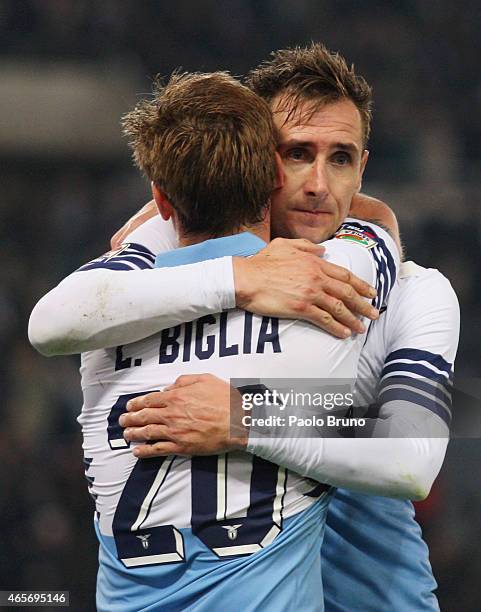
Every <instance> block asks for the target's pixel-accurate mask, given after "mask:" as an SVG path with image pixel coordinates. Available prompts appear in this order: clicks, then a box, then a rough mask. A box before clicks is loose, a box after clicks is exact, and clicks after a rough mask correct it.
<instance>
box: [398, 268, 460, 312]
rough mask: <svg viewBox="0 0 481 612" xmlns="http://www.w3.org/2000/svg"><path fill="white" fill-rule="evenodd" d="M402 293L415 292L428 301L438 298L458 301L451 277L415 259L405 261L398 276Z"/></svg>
mask: <svg viewBox="0 0 481 612" xmlns="http://www.w3.org/2000/svg"><path fill="white" fill-rule="evenodd" d="M398 285H399V288H400V289H401V293H406V294H407V293H411V292H415V293H416V295H417V296H418V299H419V298H420V297H421V296H422V297H423V299H425V300H426V301H427V302H428V303H432V302H434V301H436V300H439V299H440V297H442V299H443V300H444V301H445V300H448V299H451V300H452V301H453V302H455V303H456V304H457V303H458V300H457V297H456V293H455V291H454V289H453V286H452V284H451V282H450V281H449V279H448V278H447V277H446V276H444V274H443V273H442V272H440V271H439V270H437V269H436V268H424V267H423V266H420V265H419V264H417V263H415V262H414V261H404V262H403V263H402V264H401V267H400V270H399V276H398Z"/></svg>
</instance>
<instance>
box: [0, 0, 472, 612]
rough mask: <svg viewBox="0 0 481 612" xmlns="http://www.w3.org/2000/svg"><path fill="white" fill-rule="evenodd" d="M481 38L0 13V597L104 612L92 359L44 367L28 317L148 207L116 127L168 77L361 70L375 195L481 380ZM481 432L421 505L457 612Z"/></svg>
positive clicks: (264, 5) (334, 10)
mask: <svg viewBox="0 0 481 612" xmlns="http://www.w3.org/2000/svg"><path fill="white" fill-rule="evenodd" d="M480 26H481V5H480V2H479V1H476V0H472V1H470V0H466V1H464V2H462V3H460V4H458V3H454V2H452V1H451V0H436V2H427V1H426V0H404V1H402V0H391V1H385V2H382V1H377V0H364V1H363V2H359V1H356V0H343V1H335V0H295V1H288V0H275V1H274V0H224V1H223V2H216V1H215V0H199V2H194V1H193V0H176V2H175V3H163V2H160V1H152V0H135V1H134V0H122V1H115V0H102V1H95V0H75V1H73V0H0V74H1V77H0V164H1V168H2V197H1V201H0V216H1V229H0V231H1V240H0V253H1V259H2V266H1V268H0V278H1V282H0V342H1V349H2V353H1V354H3V356H4V361H3V364H2V365H3V367H2V368H1V369H0V372H1V373H0V381H1V389H2V402H1V404H0V406H1V407H0V414H1V422H2V426H1V427H0V487H1V489H0V491H1V493H0V521H1V524H2V536H1V541H2V544H1V547H0V577H1V578H0V588H1V589H68V590H70V592H71V602H72V603H71V607H72V609H73V610H82V611H84V610H93V609H94V596H93V593H94V588H95V583H94V581H95V569H96V544H95V541H94V535H93V530H92V527H91V517H92V510H93V506H92V504H91V501H90V498H89V496H88V494H87V490H86V489H87V488H86V486H85V481H84V479H83V466H82V460H81V449H80V439H79V428H78V426H77V424H76V422H75V418H76V416H77V415H78V413H79V410H80V406H81V397H80V392H79V377H78V371H77V370H78V359H77V358H74V357H72V358H54V359H51V360H47V359H44V358H42V357H40V356H39V355H38V354H36V353H35V352H34V350H33V349H32V348H30V346H29V344H28V341H27V338H26V329H27V320H28V315H29V313H30V311H31V308H32V307H33V305H34V303H35V301H36V300H37V299H38V298H39V297H40V296H41V295H42V294H43V293H45V292H46V291H47V290H48V289H50V288H51V287H52V286H53V285H55V284H56V283H57V282H58V281H59V280H60V279H61V278H62V277H63V276H65V275H66V274H68V273H69V272H71V271H72V270H74V269H75V268H76V267H77V266H78V265H79V264H80V263H82V262H84V261H86V260H89V259H91V258H92V257H94V256H96V255H97V254H99V253H101V252H103V251H105V250H107V248H108V237H109V236H110V235H111V234H112V233H113V232H114V230H116V229H117V228H118V226H119V225H121V224H122V223H123V221H124V220H125V219H126V218H127V217H129V216H130V215H131V214H132V213H133V212H134V211H135V210H136V209H137V208H138V207H139V206H140V205H141V204H142V203H144V201H146V200H147V199H148V185H147V184H146V183H145V182H144V181H143V180H142V179H141V178H140V177H139V176H138V174H137V172H136V171H135V170H134V169H133V168H132V166H131V164H130V160H129V157H128V152H127V147H126V144H125V143H124V142H123V141H122V139H121V136H120V129H119V117H120V115H121V114H122V113H123V112H125V111H126V110H127V109H128V108H129V107H131V106H132V105H133V104H134V103H135V101H136V100H137V98H138V97H139V95H143V94H146V93H148V92H150V86H151V76H152V75H153V74H155V73H160V74H162V75H167V74H169V73H170V71H171V70H172V69H173V68H175V67H177V66H182V67H183V68H184V69H186V70H205V71H209V70H214V69H220V68H222V69H229V70H231V71H232V72H233V73H234V74H238V75H241V74H244V73H245V72H246V71H247V70H248V69H249V68H250V67H252V66H254V65H256V64H257V63H258V62H259V61H260V60H262V59H263V58H265V57H267V55H268V53H269V52H270V51H271V50H273V49H277V48H281V47H285V46H288V45H295V44H304V43H307V42H309V41H310V40H311V39H314V40H320V41H323V42H324V43H325V44H326V45H327V46H328V47H329V48H331V49H334V50H339V51H340V52H341V53H343V54H344V55H345V56H346V57H347V58H348V60H350V61H353V62H354V63H355V64H356V67H357V69H358V70H359V71H360V72H361V73H362V74H364V75H365V76H366V78H367V79H368V81H369V82H370V83H371V84H372V85H373V86H374V93H375V101H376V112H375V118H374V131H373V137H372V141H371V145H370V149H371V158H370V162H369V166H368V170H367V173H366V179H365V184H364V191H365V192H366V193H369V194H371V195H374V196H378V197H381V198H384V199H386V200H387V201H388V202H389V203H390V204H391V205H392V206H393V207H394V209H395V210H396V212H397V214H398V216H399V219H400V222H401V228H402V231H403V236H404V241H405V244H406V247H407V253H408V257H409V258H413V259H415V260H416V261H417V262H418V263H420V264H422V265H424V266H432V267H437V268H439V269H440V270H441V271H442V272H443V273H444V274H445V275H446V276H447V277H448V278H449V279H450V280H451V282H452V283H453V285H454V287H455V289H456V291H457V294H458V297H459V300H460V303H461V308H462V335H461V344H460V349H459V356H458V360H457V366H456V367H457V375H458V377H462V376H464V377H466V376H473V377H476V376H479V369H480V360H479V357H480V346H481V329H480V321H481V300H480V298H481V285H480V283H479V278H480V272H481V270H480V268H481V258H480V254H481V208H480V201H481V181H480V173H481V147H480V144H479V143H480V142H481V112H480V110H479V109H480V104H481V68H480V65H481V63H480V59H481V37H480V35H479V32H480ZM478 434H479V432H478V433H476V432H473V437H474V438H476V437H477V438H478V439H470V440H467V439H464V440H461V439H459V440H454V441H453V442H452V443H451V447H450V450H449V452H448V457H447V459H446V463H445V466H444V468H443V471H442V474H441V476H440V477H439V479H438V481H437V484H436V486H435V489H434V490H433V492H432V494H431V496H430V497H429V499H428V500H427V501H426V502H424V503H423V504H421V505H420V506H419V509H418V516H419V520H420V522H421V523H422V525H423V529H424V533H425V537H426V539H427V540H428V542H429V544H430V548H431V559H432V564H433V567H434V571H435V575H436V577H437V579H438V582H439V591H438V595H439V599H440V602H441V608H442V610H444V611H449V612H471V611H472V612H475V611H479V610H481V595H480V587H479V584H480V582H481V581H480V578H481V575H480V574H481V571H480V570H481V549H480V544H481V520H480V516H481V515H480V512H481V488H480V484H481V483H480V478H479V465H480V461H479V460H480V456H481V453H480V448H481V447H480V442H479V435H478ZM380 612H381V611H380ZM382 612H384V611H382ZM402 612H411V611H402ZM413 612H414V611H413Z"/></svg>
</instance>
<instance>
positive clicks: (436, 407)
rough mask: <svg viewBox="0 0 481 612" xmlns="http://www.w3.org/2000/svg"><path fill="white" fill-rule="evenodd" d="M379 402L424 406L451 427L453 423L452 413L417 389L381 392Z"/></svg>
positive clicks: (396, 389)
mask: <svg viewBox="0 0 481 612" xmlns="http://www.w3.org/2000/svg"><path fill="white" fill-rule="evenodd" d="M379 400H380V401H381V402H382V403H383V404H385V403H386V402H395V401H404V402H409V403H411V404H416V405H417V406H423V407H424V408H427V409H428V410H430V411H431V412H434V414H437V415H438V416H439V417H441V419H442V420H443V421H444V422H445V423H446V425H448V426H449V424H450V423H451V413H450V411H449V410H448V409H447V408H445V407H444V406H443V405H442V404H440V403H439V402H438V401H436V400H434V399H430V398H429V397H426V396H425V395H421V394H420V393H417V392H416V390H415V389H405V388H400V387H397V388H394V389H387V390H385V391H381V393H380V394H379Z"/></svg>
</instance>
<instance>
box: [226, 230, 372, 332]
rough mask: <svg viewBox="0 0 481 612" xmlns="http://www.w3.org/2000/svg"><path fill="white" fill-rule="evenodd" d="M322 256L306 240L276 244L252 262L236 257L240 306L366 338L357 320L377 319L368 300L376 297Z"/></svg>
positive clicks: (321, 248)
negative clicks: (362, 335)
mask: <svg viewBox="0 0 481 612" xmlns="http://www.w3.org/2000/svg"><path fill="white" fill-rule="evenodd" d="M324 250H325V249H324V247H322V246H319V245H316V244H313V243H311V242H309V241H308V240H302V239H296V240H287V239H284V238H276V239H275V240H273V241H272V242H271V243H270V244H269V245H268V246H267V247H266V248H265V249H262V251H260V252H259V253H258V254H257V255H254V256H253V257H249V258H242V257H234V258H233V262H234V282H235V288H236V304H237V306H238V307H239V308H244V309H245V310H250V311H251V312H255V313H256V314H260V315H266V316H271V317H272V316H274V317H283V318H289V319H303V320H304V321H309V322H310V323H313V324H314V325H317V326H318V327H320V328H321V329H323V330H324V331H326V332H328V333H330V334H332V335H333V336H336V337H338V338H347V337H348V336H350V335H351V333H352V332H355V333H363V332H365V331H366V330H365V327H364V325H363V324H362V323H361V321H359V319H358V318H357V316H359V315H361V316H365V317H368V318H369V319H377V318H378V316H379V312H378V311H377V310H376V309H375V308H374V307H373V306H372V305H371V304H370V303H369V302H368V301H367V300H366V299H365V298H369V299H372V298H374V297H375V296H376V291H375V289H374V288H373V287H371V286H370V285H369V284H368V283H366V282H365V281H363V280H361V279H360V278H358V277H357V276H355V275H354V274H353V273H352V272H350V271H349V270H347V269H346V268H343V267H341V266H337V265H335V264H333V263H330V262H328V261H325V260H323V259H322V258H321V257H320V255H322V253H324Z"/></svg>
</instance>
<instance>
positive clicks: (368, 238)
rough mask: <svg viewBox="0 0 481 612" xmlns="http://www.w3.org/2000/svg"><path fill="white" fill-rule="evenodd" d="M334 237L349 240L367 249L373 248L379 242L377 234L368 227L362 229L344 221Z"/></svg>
mask: <svg viewBox="0 0 481 612" xmlns="http://www.w3.org/2000/svg"><path fill="white" fill-rule="evenodd" d="M334 238H339V239H340V240H349V241H351V242H354V243H355V244H358V245H359V246H362V247H364V248H366V249H372V248H373V247H375V246H376V245H377V244H378V241H377V236H376V235H375V234H374V233H372V232H370V231H369V230H368V229H364V228H363V229H361V228H359V227H356V226H354V225H349V224H348V223H344V224H343V225H342V226H341V227H340V228H339V229H338V230H337V232H336V233H335V234H334Z"/></svg>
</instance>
